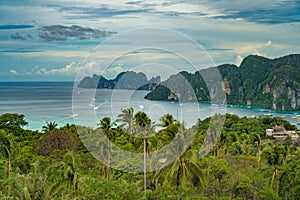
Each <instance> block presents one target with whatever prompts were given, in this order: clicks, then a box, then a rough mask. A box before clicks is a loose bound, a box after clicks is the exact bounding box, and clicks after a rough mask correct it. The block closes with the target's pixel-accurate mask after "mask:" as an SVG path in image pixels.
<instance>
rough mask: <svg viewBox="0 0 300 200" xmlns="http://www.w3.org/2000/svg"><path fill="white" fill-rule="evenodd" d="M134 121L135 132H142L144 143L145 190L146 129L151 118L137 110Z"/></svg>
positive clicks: (145, 170) (145, 168)
mask: <svg viewBox="0 0 300 200" xmlns="http://www.w3.org/2000/svg"><path fill="white" fill-rule="evenodd" d="M134 119H135V123H136V126H137V132H138V133H140V132H142V133H143V144H144V191H146V187H147V183H146V181H147V180H146V179H147V177H146V174H147V129H149V126H150V125H151V119H150V118H148V116H147V115H146V113H144V112H142V111H139V112H137V113H136V114H135V115H134Z"/></svg>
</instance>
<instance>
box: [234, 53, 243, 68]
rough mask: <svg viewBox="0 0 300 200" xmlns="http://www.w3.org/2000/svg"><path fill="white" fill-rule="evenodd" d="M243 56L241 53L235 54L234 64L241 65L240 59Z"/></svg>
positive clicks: (241, 59)
mask: <svg viewBox="0 0 300 200" xmlns="http://www.w3.org/2000/svg"><path fill="white" fill-rule="evenodd" d="M243 59H244V58H243V57H242V56H241V55H237V56H236V59H235V64H236V66H240V65H241V63H242V61H243Z"/></svg>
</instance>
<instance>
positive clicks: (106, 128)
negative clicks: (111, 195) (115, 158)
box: [98, 117, 115, 180]
mask: <svg viewBox="0 0 300 200" xmlns="http://www.w3.org/2000/svg"><path fill="white" fill-rule="evenodd" d="M98 125H99V126H100V129H101V130H102V131H103V133H104V134H105V135H106V137H107V141H106V145H107V149H106V150H105V163H104V173H105V178H106V179H107V180H109V178H110V167H109V148H110V146H109V143H110V140H114V139H115V135H114V132H113V131H112V127H113V126H114V125H115V122H112V123H111V120H110V118H109V117H104V118H103V119H102V120H100V123H99V124H98Z"/></svg>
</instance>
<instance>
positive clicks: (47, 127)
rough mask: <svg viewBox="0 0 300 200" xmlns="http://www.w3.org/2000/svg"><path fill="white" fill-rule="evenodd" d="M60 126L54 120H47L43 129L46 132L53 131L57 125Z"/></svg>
mask: <svg viewBox="0 0 300 200" xmlns="http://www.w3.org/2000/svg"><path fill="white" fill-rule="evenodd" d="M57 126H58V124H57V123H55V121H54V122H47V121H46V125H44V126H43V127H42V129H43V131H44V132H45V133H46V132H51V131H53V130H54V129H55V128H56V127H57Z"/></svg>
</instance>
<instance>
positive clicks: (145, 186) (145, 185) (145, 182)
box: [144, 132, 147, 191]
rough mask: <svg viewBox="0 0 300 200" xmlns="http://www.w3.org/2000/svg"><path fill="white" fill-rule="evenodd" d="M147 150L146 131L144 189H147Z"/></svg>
mask: <svg viewBox="0 0 300 200" xmlns="http://www.w3.org/2000/svg"><path fill="white" fill-rule="evenodd" d="M146 159H147V152H146V132H145V133H144V191H146V189H147V176H146V175H147V160H146Z"/></svg>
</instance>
